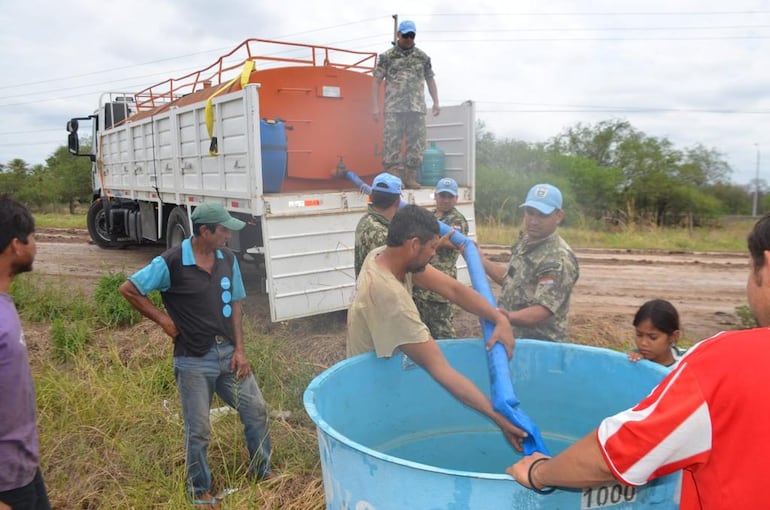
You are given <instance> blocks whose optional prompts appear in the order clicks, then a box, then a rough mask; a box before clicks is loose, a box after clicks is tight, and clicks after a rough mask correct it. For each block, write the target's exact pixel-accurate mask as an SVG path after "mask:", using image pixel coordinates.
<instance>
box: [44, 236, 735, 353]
mask: <svg viewBox="0 0 770 510" xmlns="http://www.w3.org/2000/svg"><path fill="white" fill-rule="evenodd" d="M37 239H38V254H37V258H36V261H35V267H34V269H35V272H36V274H38V275H45V278H46V279H51V280H54V281H60V282H61V284H62V285H69V286H72V287H79V288H81V289H84V290H88V289H89V288H90V287H92V286H93V284H94V282H95V281H96V279H97V278H98V277H99V276H100V275H102V274H104V273H105V272H107V271H110V270H112V271H115V270H123V271H125V272H127V273H131V272H133V271H135V270H136V269H138V268H140V267H141V266H143V265H144V264H146V263H147V262H148V261H149V260H150V259H151V258H152V257H154V256H155V255H157V254H159V253H160V252H161V251H162V247H158V246H140V247H133V248H126V249H119V250H103V249H101V248H99V247H97V246H96V245H94V244H92V243H90V242H89V238H88V233H87V232H86V231H85V230H80V229H40V230H39V231H38V234H37ZM482 249H483V250H484V251H485V253H487V254H490V255H492V256H493V258H495V259H496V260H500V261H501V263H504V261H505V260H507V256H506V254H505V252H506V249H505V248H504V247H493V246H482ZM576 253H577V257H578V260H579V262H580V279H579V280H578V283H577V285H576V287H575V290H574V293H573V298H572V306H571V310H570V332H571V335H572V336H573V338H574V339H575V341H577V342H579V343H588V344H594V345H603V346H610V347H615V348H624V347H626V346H630V345H631V342H632V337H633V330H632V327H631V320H632V318H633V314H634V312H635V311H636V309H637V308H638V307H639V305H640V304H642V303H643V302H644V301H646V300H648V299H652V298H656V297H659V298H664V299H668V300H669V301H671V302H672V303H674V305H675V306H676V307H677V308H678V310H679V312H680V315H681V318H682V325H683V333H684V337H685V342H686V343H691V342H692V341H694V340H697V339H701V338H705V337H708V336H711V335H713V334H714V333H716V332H718V331H721V330H724V329H732V328H735V327H737V326H739V325H740V320H739V318H738V316H737V315H736V310H735V309H736V307H738V306H741V305H745V304H746V297H745V284H746V276H747V270H748V258H747V255H746V254H743V253H716V252H697V253H696V252H681V251H671V252H665V251H640V250H599V249H578V250H576ZM244 277H245V278H246V279H247V282H246V288H247V292H248V293H249V298H248V299H247V302H246V306H245V309H246V312H247V314H248V315H249V316H250V317H251V318H252V319H253V321H254V323H256V324H258V325H260V327H262V328H264V329H265V330H267V331H273V332H275V333H280V332H284V333H286V334H287V335H288V336H292V337H294V338H295V340H297V341H299V342H302V339H306V341H309V340H313V343H314V344H315V347H316V348H312V347H311V346H310V345H307V346H305V347H307V348H308V352H318V349H317V348H321V349H320V351H323V352H324V353H325V355H324V356H321V357H322V358H325V359H323V360H319V362H320V363H322V364H324V365H326V364H327V363H330V362H333V361H335V358H338V357H340V356H341V355H342V354H343V353H344V347H343V345H344V314H342V313H340V314H330V315H329V316H326V317H322V318H318V317H317V318H312V319H298V320H295V321H290V322H289V323H283V324H271V323H270V320H269V312H268V307H267V299H266V297H265V296H264V295H259V294H258V292H257V288H256V284H254V283H251V282H250V281H249V280H248V277H249V270H248V268H244ZM493 290H497V289H495V287H494V286H493ZM455 326H456V329H457V333H458V336H463V337H465V336H478V335H479V334H480V329H479V326H478V321H477V319H476V318H475V317H473V316H470V315H468V314H465V313H464V312H461V313H458V314H456V323H455ZM322 346H323V347H322Z"/></svg>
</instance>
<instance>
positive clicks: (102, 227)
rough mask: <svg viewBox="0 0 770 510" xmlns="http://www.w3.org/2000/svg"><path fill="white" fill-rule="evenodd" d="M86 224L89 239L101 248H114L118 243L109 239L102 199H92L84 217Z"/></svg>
mask: <svg viewBox="0 0 770 510" xmlns="http://www.w3.org/2000/svg"><path fill="white" fill-rule="evenodd" d="M86 223H87V224H88V233H89V235H90V236H91V239H93V241H94V242H95V243H96V244H97V246H99V247H101V248H115V247H116V246H119V245H120V243H117V242H115V241H112V240H111V239H110V233H109V232H108V231H107V215H106V213H105V212H104V206H103V204H102V200H101V199H99V200H94V201H93V202H91V207H89V208H88V216H87V218H86Z"/></svg>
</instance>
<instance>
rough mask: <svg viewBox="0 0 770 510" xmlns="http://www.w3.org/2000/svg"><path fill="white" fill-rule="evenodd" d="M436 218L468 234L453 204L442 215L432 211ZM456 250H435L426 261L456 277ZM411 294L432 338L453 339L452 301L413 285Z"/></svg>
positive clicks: (463, 218)
mask: <svg viewBox="0 0 770 510" xmlns="http://www.w3.org/2000/svg"><path fill="white" fill-rule="evenodd" d="M433 214H434V215H436V217H437V218H438V220H439V221H441V222H442V223H444V224H446V225H449V226H450V227H452V228H454V229H455V230H457V231H458V232H460V233H461V234H463V235H467V234H468V221H467V220H466V219H465V216H463V215H462V213H461V212H460V211H458V210H457V208H455V207H453V208H452V209H450V210H449V211H447V212H445V213H444V214H442V215H439V214H438V212H437V211H436V210H434V211H433ZM459 255H460V252H458V251H457V250H450V249H446V248H442V249H440V250H437V251H436V256H435V257H433V259H432V260H431V261H430V264H431V265H432V266H433V267H435V268H436V269H438V270H439V271H441V272H442V273H446V274H448V275H449V276H451V277H452V278H457V266H456V264H457V257H458V256H459ZM412 297H413V298H414V302H415V304H416V305H417V309H418V310H419V311H420V319H422V321H423V322H424V323H425V324H426V325H427V326H428V329H430V334H431V336H432V337H433V338H454V337H455V328H454V326H453V325H452V319H453V316H452V315H453V314H452V303H451V302H450V301H449V300H448V299H446V298H445V297H444V296H441V295H440V294H436V293H435V292H431V291H429V290H425V289H421V288H419V287H416V286H415V287H414V290H413V291H412Z"/></svg>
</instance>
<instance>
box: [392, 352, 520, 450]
mask: <svg viewBox="0 0 770 510" xmlns="http://www.w3.org/2000/svg"><path fill="white" fill-rule="evenodd" d="M399 349H401V351H402V352H403V353H404V354H406V355H407V356H409V358H411V359H412V360H413V361H414V362H415V363H417V364H418V365H420V366H421V367H422V368H423V369H425V370H426V371H427V372H428V373H429V374H430V376H431V377H432V378H433V379H435V380H436V382H437V383H439V384H440V385H441V386H443V387H444V388H445V389H446V390H447V391H448V392H449V393H451V394H452V396H454V397H455V398H456V399H457V400H459V401H460V402H462V403H463V404H465V405H467V406H468V407H471V408H473V409H475V410H476V411H478V412H480V413H481V414H483V415H484V416H486V417H488V418H489V419H491V420H492V421H493V422H494V423H495V424H496V425H497V426H498V427H500V429H501V430H502V431H503V434H505V437H506V439H507V440H508V442H510V443H511V445H513V447H514V448H516V449H517V450H518V451H521V440H522V439H523V438H524V437H526V435H527V434H526V432H524V431H523V430H521V429H519V428H517V427H515V426H514V425H512V424H511V423H510V422H509V421H508V420H507V419H506V418H505V417H504V416H503V415H501V414H500V413H498V412H496V411H495V410H494V409H493V408H492V403H491V402H490V401H489V399H488V398H487V397H485V396H484V394H483V393H481V391H479V389H478V388H477V387H476V385H474V384H473V383H472V382H471V381H470V380H469V379H468V378H467V377H465V376H464V375H462V374H461V373H459V372H458V371H457V370H455V369H454V368H453V367H452V366H451V365H450V364H449V362H447V360H446V358H445V357H444V354H443V353H442V352H441V349H439V347H438V345H437V344H436V342H435V340H433V338H430V339H428V341H427V342H420V343H415V344H403V345H401V346H400V347H399Z"/></svg>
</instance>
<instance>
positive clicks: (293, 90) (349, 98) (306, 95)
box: [249, 66, 382, 191]
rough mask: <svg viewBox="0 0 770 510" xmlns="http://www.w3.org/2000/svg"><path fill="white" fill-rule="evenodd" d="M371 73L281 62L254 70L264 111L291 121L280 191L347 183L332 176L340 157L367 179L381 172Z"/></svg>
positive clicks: (262, 110) (347, 182)
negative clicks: (286, 163)
mask: <svg viewBox="0 0 770 510" xmlns="http://www.w3.org/2000/svg"><path fill="white" fill-rule="evenodd" d="M372 80H373V79H372V77H371V75H369V74H363V73H360V72H355V71H348V70H345V69H338V68H333V67H324V66H317V67H279V68H274V69H268V70H265V71H257V72H255V73H252V76H251V79H250V80H249V81H251V82H256V83H259V84H260V89H259V98H260V112H261V115H262V116H263V117H265V118H280V119H283V120H284V121H285V123H286V126H287V129H288V131H287V133H286V135H287V136H286V138H287V148H288V165H287V172H286V180H285V181H284V185H283V188H282V191H291V190H301V189H319V188H339V187H349V186H350V181H347V180H344V179H343V180H340V179H334V178H333V174H334V170H335V168H336V166H337V163H338V162H339V159H340V158H342V160H343V161H344V163H345V165H346V166H347V168H349V169H351V170H353V171H355V172H356V173H357V174H358V175H359V176H360V177H362V178H364V180H371V179H369V178H367V177H371V176H374V175H376V174H378V173H379V172H381V171H382V162H381V156H380V150H381V140H382V124H381V123H380V122H375V121H374V120H373V119H372V96H371V94H372Z"/></svg>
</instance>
